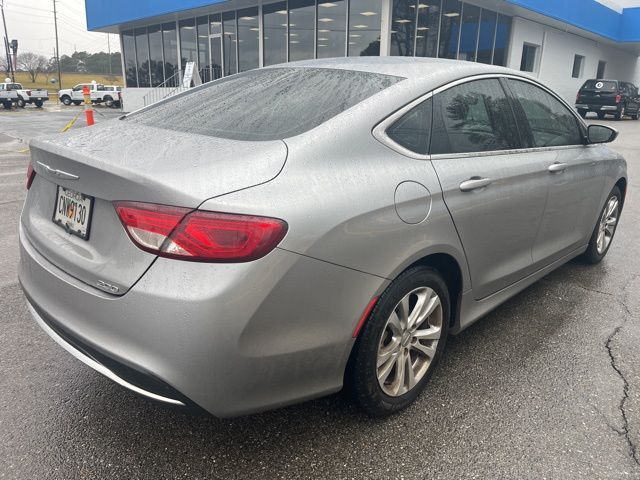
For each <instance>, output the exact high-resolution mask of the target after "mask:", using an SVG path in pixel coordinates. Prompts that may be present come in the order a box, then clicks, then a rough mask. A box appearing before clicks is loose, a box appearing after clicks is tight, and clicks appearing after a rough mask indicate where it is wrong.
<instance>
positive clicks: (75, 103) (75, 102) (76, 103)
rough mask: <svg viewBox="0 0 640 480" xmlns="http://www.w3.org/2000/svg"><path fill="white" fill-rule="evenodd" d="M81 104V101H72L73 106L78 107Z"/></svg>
mask: <svg viewBox="0 0 640 480" xmlns="http://www.w3.org/2000/svg"><path fill="white" fill-rule="evenodd" d="M81 103H82V100H74V101H73V104H74V105H80V104H81Z"/></svg>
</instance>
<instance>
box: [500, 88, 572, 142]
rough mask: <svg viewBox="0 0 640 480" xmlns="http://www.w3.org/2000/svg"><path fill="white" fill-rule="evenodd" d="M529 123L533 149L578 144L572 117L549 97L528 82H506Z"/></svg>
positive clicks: (563, 107)
mask: <svg viewBox="0 0 640 480" xmlns="http://www.w3.org/2000/svg"><path fill="white" fill-rule="evenodd" d="M508 84H509V87H510V88H511V91H512V92H513V95H514V96H515V97H516V99H517V100H518V102H519V103H520V105H521V106H522V110H523V111H524V115H525V117H526V119H527V122H528V123H529V127H530V129H531V134H532V136H533V143H534V145H533V146H534V147H549V146H561V145H582V144H583V143H584V140H583V135H582V131H581V129H580V127H579V125H578V120H577V119H576V117H575V115H573V113H572V112H571V111H570V110H569V109H568V108H567V107H566V106H565V105H564V104H562V102H560V101H559V100H558V99H557V98H555V97H554V96H553V95H551V94H549V93H548V92H546V91H544V90H543V89H542V88H540V87H538V86H536V85H533V84H531V83H528V82H523V81H520V80H513V79H511V78H510V79H508Z"/></svg>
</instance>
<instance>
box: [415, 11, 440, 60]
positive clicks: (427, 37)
mask: <svg viewBox="0 0 640 480" xmlns="http://www.w3.org/2000/svg"><path fill="white" fill-rule="evenodd" d="M439 25H440V2H436V4H435V5H427V4H426V3H422V2H419V3H418V28H417V29H416V57H435V56H437V55H438V26H439Z"/></svg>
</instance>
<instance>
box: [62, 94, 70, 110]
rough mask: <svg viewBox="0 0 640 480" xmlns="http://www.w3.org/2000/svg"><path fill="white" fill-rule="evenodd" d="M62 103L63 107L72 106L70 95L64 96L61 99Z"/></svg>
mask: <svg viewBox="0 0 640 480" xmlns="http://www.w3.org/2000/svg"><path fill="white" fill-rule="evenodd" d="M60 101H61V102H62V104H63V105H66V106H67V107H68V106H69V105H71V97H69V96H68V95H63V96H62V97H61V98H60Z"/></svg>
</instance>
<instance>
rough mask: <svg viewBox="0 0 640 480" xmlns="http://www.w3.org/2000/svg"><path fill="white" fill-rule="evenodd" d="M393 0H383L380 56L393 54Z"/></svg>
mask: <svg viewBox="0 0 640 480" xmlns="http://www.w3.org/2000/svg"><path fill="white" fill-rule="evenodd" d="M392 2H393V0H382V15H381V17H382V18H381V25H380V56H381V57H387V56H389V55H390V54H391V15H392V10H393V8H392Z"/></svg>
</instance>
